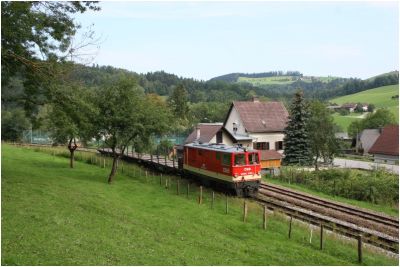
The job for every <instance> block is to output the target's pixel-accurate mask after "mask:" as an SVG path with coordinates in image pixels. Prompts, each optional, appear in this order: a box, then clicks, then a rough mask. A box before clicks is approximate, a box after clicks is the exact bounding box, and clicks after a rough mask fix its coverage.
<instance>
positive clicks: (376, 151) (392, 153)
mask: <svg viewBox="0 0 400 267" xmlns="http://www.w3.org/2000/svg"><path fill="white" fill-rule="evenodd" d="M368 153H370V154H372V155H374V161H375V162H377V163H387V164H396V163H398V162H399V126H398V125H389V126H386V127H384V128H383V129H382V133H381V135H380V136H379V137H378V138H377V139H376V141H375V143H374V144H373V145H372V147H371V148H370V149H369V151H368Z"/></svg>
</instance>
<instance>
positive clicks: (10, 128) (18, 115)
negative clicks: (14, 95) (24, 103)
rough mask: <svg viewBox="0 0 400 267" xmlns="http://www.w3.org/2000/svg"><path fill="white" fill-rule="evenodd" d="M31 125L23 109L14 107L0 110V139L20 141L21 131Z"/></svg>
mask: <svg viewBox="0 0 400 267" xmlns="http://www.w3.org/2000/svg"><path fill="white" fill-rule="evenodd" d="M30 127H31V125H30V122H29V120H28V119H27V118H26V116H25V112H24V110H22V109H20V108H15V109H11V110H2V111H1V140H7V141H17V142H19V141H21V140H22V137H23V132H24V131H26V130H29V129H30Z"/></svg>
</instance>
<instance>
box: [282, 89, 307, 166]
mask: <svg viewBox="0 0 400 267" xmlns="http://www.w3.org/2000/svg"><path fill="white" fill-rule="evenodd" d="M309 117H310V112H309V110H308V106H307V104H306V102H305V100H304V97H303V92H302V91H297V92H296V94H295V95H294V99H293V101H292V104H291V106H290V115H289V121H288V124H287V126H286V128H285V131H284V132H285V138H284V139H283V143H284V144H285V150H284V154H285V158H284V159H283V163H284V164H286V165H289V164H299V165H311V164H312V152H311V146H310V137H309V133H308V130H307V128H308V127H307V122H308V119H309Z"/></svg>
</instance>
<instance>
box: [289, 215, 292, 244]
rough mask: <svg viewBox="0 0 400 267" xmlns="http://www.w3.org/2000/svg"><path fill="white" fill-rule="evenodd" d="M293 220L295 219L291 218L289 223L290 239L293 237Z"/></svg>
mask: <svg viewBox="0 0 400 267" xmlns="http://www.w3.org/2000/svg"><path fill="white" fill-rule="evenodd" d="M292 219H293V217H292V216H290V221H289V239H290V238H291V236H292Z"/></svg>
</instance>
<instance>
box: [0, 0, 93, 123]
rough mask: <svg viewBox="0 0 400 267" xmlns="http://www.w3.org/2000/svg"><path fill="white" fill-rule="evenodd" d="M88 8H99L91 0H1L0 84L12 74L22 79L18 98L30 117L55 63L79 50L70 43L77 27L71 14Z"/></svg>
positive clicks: (54, 70) (44, 94)
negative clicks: (21, 88)
mask: <svg viewBox="0 0 400 267" xmlns="http://www.w3.org/2000/svg"><path fill="white" fill-rule="evenodd" d="M89 9H90V10H99V7H98V6H97V3H95V2H92V1H87V2H78V1H75V2H52V1H38V2H34V1H2V2H1V22H2V25H1V73H2V75H1V83H2V87H4V86H6V85H8V83H9V81H10V79H11V78H12V77H13V76H15V75H18V76H20V77H21V78H22V79H23V87H24V94H22V97H21V98H20V99H19V101H20V102H23V106H24V108H25V110H26V111H27V114H30V116H31V119H32V120H33V116H34V115H35V113H36V112H37V111H38V105H42V104H44V103H45V102H46V100H47V98H48V97H49V90H50V89H51V86H52V84H53V83H54V80H57V77H55V76H57V75H58V74H57V72H58V71H59V70H60V69H59V68H58V64H59V63H60V62H63V61H66V60H67V57H68V58H69V57H71V56H73V55H76V54H77V51H78V50H79V47H74V46H73V44H72V41H73V37H74V35H75V33H76V31H77V29H78V28H79V25H78V24H77V22H76V21H75V20H74V18H73V15H74V14H75V13H83V12H85V11H87V10H89ZM88 38H89V39H90V38H91V36H90V35H88ZM78 46H80V47H82V46H85V44H84V43H80V44H79V45H78ZM69 59H70V58H69Z"/></svg>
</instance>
